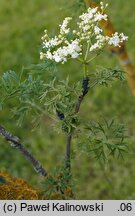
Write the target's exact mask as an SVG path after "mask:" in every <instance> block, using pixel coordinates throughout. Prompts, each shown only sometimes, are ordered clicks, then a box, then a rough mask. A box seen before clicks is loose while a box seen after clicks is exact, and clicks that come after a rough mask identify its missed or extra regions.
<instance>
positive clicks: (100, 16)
mask: <svg viewBox="0 0 135 216" xmlns="http://www.w3.org/2000/svg"><path fill="white" fill-rule="evenodd" d="M94 20H95V21H96V22H97V21H98V22H99V21H101V20H105V21H106V20H107V15H106V14H101V13H99V12H98V13H96V14H95V16H94Z"/></svg>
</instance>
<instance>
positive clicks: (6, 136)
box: [0, 125, 47, 176]
mask: <svg viewBox="0 0 135 216" xmlns="http://www.w3.org/2000/svg"><path fill="white" fill-rule="evenodd" d="M0 135H2V136H3V137H4V139H5V140H7V141H9V142H10V143H11V146H12V147H14V148H16V149H18V150H19V151H20V152H21V154H22V155H23V156H24V157H25V158H26V159H27V160H28V161H29V162H30V163H31V164H32V166H33V168H34V169H35V170H36V172H37V173H39V174H40V175H42V176H47V172H46V170H45V169H44V168H43V167H42V165H41V164H40V163H39V161H38V160H36V159H35V157H34V156H33V155H32V154H31V153H30V152H29V151H28V150H27V149H26V148H25V147H24V146H23V145H22V144H21V143H20V140H19V138H18V137H16V136H14V135H12V134H11V133H9V132H8V131H7V130H5V128H4V127H2V126H1V125H0Z"/></svg>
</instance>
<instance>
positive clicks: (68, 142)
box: [66, 64, 89, 171]
mask: <svg viewBox="0 0 135 216" xmlns="http://www.w3.org/2000/svg"><path fill="white" fill-rule="evenodd" d="M86 70H87V69H86V65H85V64H84V75H85V76H84V78H83V82H82V94H81V95H79V96H78V99H77V102H76V105H75V110H74V113H75V114H77V113H78V112H79V110H80V106H81V103H82V101H83V99H84V97H85V95H86V94H87V92H88V84H89V78H88V76H87V74H86ZM72 134H73V133H72V132H70V133H68V134H67V138H66V168H67V169H69V171H70V169H71V162H70V160H71V159H70V152H71V141H72Z"/></svg>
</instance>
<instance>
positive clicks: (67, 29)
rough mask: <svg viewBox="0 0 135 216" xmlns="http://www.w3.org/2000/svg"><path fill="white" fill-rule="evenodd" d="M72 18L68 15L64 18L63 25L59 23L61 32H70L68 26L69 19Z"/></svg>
mask: <svg viewBox="0 0 135 216" xmlns="http://www.w3.org/2000/svg"><path fill="white" fill-rule="evenodd" d="M71 19H72V18H71V17H66V18H65V19H64V20H63V23H62V25H59V26H60V34H68V33H69V32H70V28H67V26H68V24H69V21H70V20H71Z"/></svg>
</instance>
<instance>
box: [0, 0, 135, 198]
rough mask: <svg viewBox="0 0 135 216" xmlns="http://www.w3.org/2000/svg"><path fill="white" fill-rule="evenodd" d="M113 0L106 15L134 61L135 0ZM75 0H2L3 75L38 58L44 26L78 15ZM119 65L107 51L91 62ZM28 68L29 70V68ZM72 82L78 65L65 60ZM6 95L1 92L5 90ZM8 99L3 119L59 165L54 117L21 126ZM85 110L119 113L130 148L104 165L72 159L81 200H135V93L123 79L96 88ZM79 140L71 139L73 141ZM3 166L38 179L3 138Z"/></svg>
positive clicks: (60, 145) (49, 164) (49, 165)
mask: <svg viewBox="0 0 135 216" xmlns="http://www.w3.org/2000/svg"><path fill="white" fill-rule="evenodd" d="M104 2H108V3H109V7H108V14H109V16H110V17H111V19H112V21H113V23H114V25H115V27H116V29H117V30H118V31H119V32H121V31H122V32H124V33H125V34H126V35H128V36H129V41H128V43H127V49H128V52H129V55H130V58H131V60H132V62H133V63H134V58H135V46H134V45H135V13H134V8H135V1H134V0H130V1H123V0H117V1H111V0H108V1H104ZM76 5H77V0H68V1H67V0H65V1H63V0H51V1H47V0H38V1H37V0H27V1H23V0H14V1H9V0H1V1H0V14H1V18H0V74H1V75H2V74H3V72H5V71H8V70H9V69H11V70H15V71H18V72H19V71H20V70H21V68H22V67H27V66H29V65H30V64H36V63H39V62H40V60H39V50H40V45H41V36H42V35H43V30H44V29H45V28H47V29H48V30H49V31H50V32H51V33H54V32H55V31H57V29H58V27H57V26H58V25H59V23H60V22H61V21H62V19H63V18H64V17H65V16H73V17H74V18H75V17H76V15H77V14H79V13H80V11H81V9H80V10H79V8H77V7H76ZM96 65H103V66H106V67H112V68H114V67H116V66H118V62H117V60H116V58H115V56H112V55H111V53H109V51H108V50H106V51H105V53H104V54H102V55H101V56H100V57H98V59H96V60H95V61H94V62H93V64H92V65H91V70H92V71H94V69H95V67H96ZM25 73H27V71H26V72H25ZM68 74H69V77H70V79H71V80H72V81H74V80H77V79H79V78H80V77H81V71H80V68H79V67H78V65H77V64H75V63H74V64H73V63H70V64H65V65H64V66H62V67H60V68H59V77H60V78H66V76H67V75H68ZM1 94H2V92H1ZM12 106H13V104H10V103H9V106H8V107H5V108H4V110H3V111H1V113H0V119H1V120H0V122H1V124H2V125H4V126H5V127H6V128H7V129H9V130H10V131H11V132H12V133H13V134H15V135H17V136H19V137H20V138H21V140H22V141H23V143H24V144H25V145H26V146H27V147H28V149H30V151H31V152H32V153H33V154H34V155H35V156H36V157H37V158H38V159H39V160H40V161H41V162H42V163H43V164H44V166H45V167H46V169H47V170H48V171H51V170H52V169H53V168H54V167H55V166H56V165H60V164H61V163H62V160H63V158H64V151H65V137H64V135H60V134H59V135H58V134H57V133H56V132H55V131H54V130H52V124H53V122H49V121H48V119H46V118H45V119H43V120H42V122H41V126H40V128H38V129H36V130H34V131H33V130H32V128H33V125H32V123H31V122H30V121H29V119H25V120H24V122H23V124H22V126H21V127H19V128H18V127H17V125H16V119H15V118H14V117H13V116H12V115H11V114H10V109H11V108H12ZM81 115H82V116H83V115H84V116H85V117H87V118H89V119H90V120H91V119H94V120H98V119H100V118H101V116H106V117H108V118H110V119H112V118H117V119H118V120H119V122H122V123H124V124H125V125H126V127H127V129H128V135H129V138H128V146H129V153H128V154H126V155H125V157H124V160H122V159H121V160H116V159H115V160H111V161H109V163H108V164H107V165H105V167H104V168H102V167H101V166H100V164H99V163H98V161H96V160H91V159H90V158H88V157H86V156H85V155H83V156H78V157H76V159H75V160H73V174H74V176H75V184H76V187H75V190H76V195H77V199H135V184H134V179H135V97H134V96H133V95H132V93H131V91H130V88H129V86H128V84H127V82H126V81H125V82H124V83H120V82H115V83H113V85H112V87H110V88H105V87H96V88H95V89H94V90H93V91H92V92H90V93H89V95H88V96H87V98H86V100H85V102H84V104H83V105H82V109H81ZM75 144H76V143H73V145H75ZM0 168H1V169H2V170H3V169H6V170H7V171H8V172H10V173H12V174H13V175H15V176H17V177H22V178H24V179H26V180H28V181H29V183H31V184H33V185H37V184H38V182H39V177H38V175H37V174H36V173H35V172H34V171H33V169H32V167H31V166H30V165H29V163H28V162H27V161H26V160H25V159H24V158H23V157H22V156H21V155H20V154H19V153H18V152H17V151H15V150H13V149H11V147H10V146H9V145H8V144H7V143H6V142H5V141H3V139H2V138H0Z"/></svg>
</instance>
